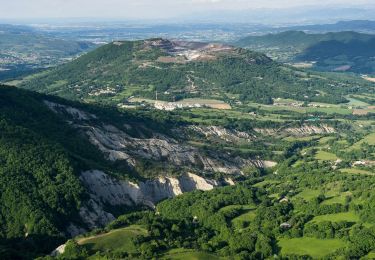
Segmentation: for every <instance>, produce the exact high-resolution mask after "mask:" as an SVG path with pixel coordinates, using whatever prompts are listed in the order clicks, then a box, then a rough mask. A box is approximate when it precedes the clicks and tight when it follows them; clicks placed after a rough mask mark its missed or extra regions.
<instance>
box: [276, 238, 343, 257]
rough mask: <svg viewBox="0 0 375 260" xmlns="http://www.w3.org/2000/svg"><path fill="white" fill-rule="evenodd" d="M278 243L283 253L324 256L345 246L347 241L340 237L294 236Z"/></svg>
mask: <svg viewBox="0 0 375 260" xmlns="http://www.w3.org/2000/svg"><path fill="white" fill-rule="evenodd" d="M278 245H279V246H280V247H281V254H282V255H288V254H295V255H310V256H311V257H313V258H323V257H325V256H326V255H328V254H330V253H333V252H335V251H336V250H337V249H339V248H342V247H345V245H346V243H345V242H344V241H342V240H339V239H317V238H309V237H302V238H292V239H286V238H283V239H280V240H279V243H278Z"/></svg>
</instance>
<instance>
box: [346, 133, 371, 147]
mask: <svg viewBox="0 0 375 260" xmlns="http://www.w3.org/2000/svg"><path fill="white" fill-rule="evenodd" d="M363 143H368V144H369V145H375V133H371V134H369V135H367V136H365V137H364V138H363V139H362V140H360V141H359V142H356V143H355V144H353V146H352V147H351V149H360V148H361V144H363Z"/></svg>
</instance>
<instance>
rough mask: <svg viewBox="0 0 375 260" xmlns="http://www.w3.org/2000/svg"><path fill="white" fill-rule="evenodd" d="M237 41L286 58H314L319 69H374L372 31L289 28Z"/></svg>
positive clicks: (356, 70)
mask: <svg viewBox="0 0 375 260" xmlns="http://www.w3.org/2000/svg"><path fill="white" fill-rule="evenodd" d="M236 44H237V45H238V46H241V47H246V48H249V49H251V50H257V51H263V52H265V53H267V54H268V55H270V56H271V57H273V58H276V59H277V60H279V61H283V62H314V63H313V67H314V68H316V69H318V70H326V71H351V72H356V73H369V74H372V73H374V72H375V65H374V61H373V57H374V55H375V51H374V50H375V36H374V35H370V34H361V33H356V32H351V31H348V32H335V33H325V34H309V33H305V32H302V31H287V32H282V33H278V34H267V35H264V36H250V37H246V38H244V39H242V40H240V41H238V42H237V43H236ZM344 66H345V67H344Z"/></svg>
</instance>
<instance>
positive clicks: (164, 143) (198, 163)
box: [45, 101, 274, 236]
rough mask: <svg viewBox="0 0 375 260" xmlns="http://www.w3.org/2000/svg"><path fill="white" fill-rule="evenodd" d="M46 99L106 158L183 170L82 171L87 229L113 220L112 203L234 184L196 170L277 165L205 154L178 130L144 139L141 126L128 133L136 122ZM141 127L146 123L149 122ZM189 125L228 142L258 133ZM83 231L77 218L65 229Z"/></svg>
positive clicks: (149, 203) (82, 214) (158, 198)
mask: <svg viewBox="0 0 375 260" xmlns="http://www.w3.org/2000/svg"><path fill="white" fill-rule="evenodd" d="M45 103H46V105H47V106H48V107H49V108H50V109H52V110H53V111H54V112H56V113H59V114H61V115H64V117H66V119H67V120H69V122H71V125H72V126H73V127H75V128H77V129H78V130H80V131H81V132H82V133H84V134H85V135H86V136H87V138H88V140H89V141H90V142H91V143H92V144H94V145H95V146H96V147H97V148H98V149H99V150H100V151H101V152H103V154H104V155H105V156H106V158H107V159H108V160H111V161H120V162H121V163H126V164H127V165H128V166H129V167H133V169H134V170H136V169H137V167H136V166H137V163H138V162H139V161H140V160H150V161H153V162H163V163H167V164H169V165H172V166H174V167H176V168H177V169H179V170H180V172H182V174H180V175H179V176H178V177H170V176H160V177H158V178H155V179H149V180H145V181H142V182H138V183H135V182H131V181H125V180H119V179H117V178H114V177H112V176H110V175H107V174H106V173H104V172H102V171H98V170H92V171H86V172H82V173H81V176H80V180H81V182H82V184H83V185H84V187H85V188H86V191H87V193H88V194H89V199H87V200H86V201H85V202H84V203H83V205H82V207H81V208H80V210H79V215H80V218H81V220H82V221H83V222H84V223H85V225H84V228H87V229H94V228H96V227H100V226H103V225H105V224H107V223H109V222H111V221H113V220H114V219H115V218H114V216H113V215H112V214H111V212H110V211H111V210H110V208H111V207H116V206H129V207H131V206H137V205H145V206H148V207H150V208H153V207H154V206H155V204H156V203H157V202H159V201H161V200H163V199H167V198H172V197H174V196H177V195H180V194H182V193H184V192H189V191H193V190H211V189H213V188H214V187H216V186H220V185H224V184H229V185H234V182H233V180H232V179H231V178H229V176H226V178H224V181H223V182H222V183H221V182H219V181H216V180H211V179H207V178H204V177H201V176H198V175H196V174H194V173H193V172H202V173H210V174H212V173H217V172H220V173H224V174H227V175H233V174H234V175H240V174H242V172H241V169H242V168H244V167H245V166H256V167H259V168H264V167H271V166H273V165H274V163H273V162H267V161H263V160H260V159H255V160H251V159H244V158H242V157H239V156H233V155H231V154H230V153H229V152H225V153H219V152H217V151H207V152H204V153H203V152H202V151H201V150H199V149H198V148H196V147H194V146H191V145H189V144H186V143H185V142H182V141H179V140H183V138H181V139H179V138H178V137H171V136H178V134H172V135H171V136H167V135H165V134H163V133H158V132H155V131H149V132H152V135H151V136H150V135H149V137H148V138H146V137H145V136H144V135H143V134H142V131H140V133H139V136H140V137H134V136H132V135H131V134H129V133H130V132H129V131H130V130H132V131H133V130H134V129H133V127H134V126H132V125H124V127H123V128H121V129H119V128H117V127H115V126H113V125H109V124H103V123H101V122H100V121H99V120H98V118H97V117H96V116H95V115H93V114H89V113H86V112H85V111H81V110H79V109H76V108H73V107H69V106H65V105H60V104H57V103H53V102H49V101H45ZM143 127H145V128H147V126H143ZM186 130H187V129H182V128H181V129H174V130H173V131H174V132H175V133H179V131H182V132H183V133H187V132H188V131H186ZM191 130H192V131H195V132H198V134H203V135H205V136H206V137H209V136H212V137H214V138H220V139H222V140H224V141H227V142H238V141H250V140H251V139H253V138H255V137H254V136H251V135H250V134H248V133H245V132H240V131H235V130H228V129H225V128H221V127H216V126H210V127H194V126H192V127H191V128H190V129H189V131H191ZM184 131H185V132H184ZM160 175H162V173H160ZM84 231H85V230H84V229H82V227H79V226H77V225H75V224H73V223H71V224H70V225H69V227H68V228H67V233H69V234H70V235H71V236H75V235H77V234H79V233H83V232H84Z"/></svg>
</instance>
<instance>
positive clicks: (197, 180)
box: [79, 170, 225, 229]
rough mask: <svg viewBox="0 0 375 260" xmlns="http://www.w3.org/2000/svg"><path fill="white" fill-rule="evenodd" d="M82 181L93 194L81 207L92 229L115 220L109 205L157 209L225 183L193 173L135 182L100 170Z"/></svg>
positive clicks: (89, 173) (91, 172) (88, 174)
mask: <svg viewBox="0 0 375 260" xmlns="http://www.w3.org/2000/svg"><path fill="white" fill-rule="evenodd" d="M80 180H81V182H82V184H83V185H84V186H85V188H86V190H87V192H88V194H89V195H90V199H89V200H88V201H87V202H86V203H85V205H84V206H83V207H81V209H80V211H79V215H80V217H81V219H82V220H83V222H84V223H85V224H86V226H88V227H89V228H90V229H93V228H96V227H99V226H103V225H105V224H107V223H109V222H111V221H113V220H114V216H113V215H112V214H111V213H109V212H106V211H105V210H104V208H105V206H106V205H110V206H136V205H144V206H148V207H151V208H154V207H155V204H156V203H157V202H159V201H161V200H163V199H167V198H172V197H175V196H177V195H180V194H182V193H184V192H189V191H193V190H205V191H206V190H211V189H213V188H214V187H216V186H220V185H222V184H225V183H219V182H217V181H215V180H210V179H205V178H203V177H200V176H198V175H195V174H193V173H187V174H184V175H182V176H180V177H166V176H161V177H159V178H156V179H153V180H147V181H144V182H139V183H134V182H131V181H125V180H119V179H117V178H114V177H111V176H109V175H108V174H106V173H104V172H102V171H98V170H92V171H85V172H82V174H81V176H80Z"/></svg>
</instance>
